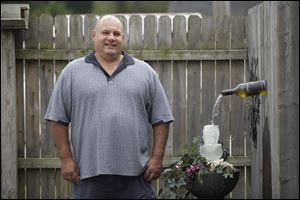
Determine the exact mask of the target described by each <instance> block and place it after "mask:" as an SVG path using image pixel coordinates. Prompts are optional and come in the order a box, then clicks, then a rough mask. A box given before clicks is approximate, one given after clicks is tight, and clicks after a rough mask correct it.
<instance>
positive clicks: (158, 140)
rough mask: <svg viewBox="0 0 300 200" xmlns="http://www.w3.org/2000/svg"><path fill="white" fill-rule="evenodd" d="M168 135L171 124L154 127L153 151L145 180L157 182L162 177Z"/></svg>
mask: <svg viewBox="0 0 300 200" xmlns="http://www.w3.org/2000/svg"><path fill="white" fill-rule="evenodd" d="M168 134H169V123H162V124H159V125H157V126H155V127H153V135H154V138H153V149H152V154H151V156H150V159H149V162H148V168H147V170H146V172H145V174H144V178H145V179H146V180H147V181H151V180H155V179H158V178H159V177H160V174H161V171H162V164H163V157H164V152H165V148H166V144H167V140H168Z"/></svg>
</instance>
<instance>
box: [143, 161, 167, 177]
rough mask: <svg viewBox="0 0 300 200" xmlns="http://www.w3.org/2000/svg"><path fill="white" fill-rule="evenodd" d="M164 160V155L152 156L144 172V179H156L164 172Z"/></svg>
mask: <svg viewBox="0 0 300 200" xmlns="http://www.w3.org/2000/svg"><path fill="white" fill-rule="evenodd" d="M162 161H163V158H162V157H155V156H152V157H151V158H150V159H149V162H148V166H147V169H146V171H145V173H144V179H145V180H146V181H152V180H156V179H158V178H159V177H160V174H161V172H162Z"/></svg>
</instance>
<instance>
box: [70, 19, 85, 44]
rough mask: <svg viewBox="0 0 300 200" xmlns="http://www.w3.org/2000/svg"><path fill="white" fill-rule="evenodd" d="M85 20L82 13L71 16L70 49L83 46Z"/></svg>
mask: <svg viewBox="0 0 300 200" xmlns="http://www.w3.org/2000/svg"><path fill="white" fill-rule="evenodd" d="M82 26H83V20H82V17H81V15H71V16H70V49H82V48H83V29H82Z"/></svg>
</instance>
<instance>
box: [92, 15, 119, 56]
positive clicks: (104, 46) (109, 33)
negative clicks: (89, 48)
mask: <svg viewBox="0 0 300 200" xmlns="http://www.w3.org/2000/svg"><path fill="white" fill-rule="evenodd" d="M92 37H93V41H94V45H95V51H96V54H97V55H99V56H101V58H103V59H106V60H115V59H117V58H119V56H120V55H121V53H122V50H123V43H124V29H123V25H122V23H121V22H120V20H119V19H118V18H117V17H115V16H112V15H105V16H103V17H101V18H100V19H99V20H98V21H97V23H96V26H95V29H94V30H93V32H92Z"/></svg>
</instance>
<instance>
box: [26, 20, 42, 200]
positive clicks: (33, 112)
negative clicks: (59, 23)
mask: <svg viewBox="0 0 300 200" xmlns="http://www.w3.org/2000/svg"><path fill="white" fill-rule="evenodd" d="M35 27H38V17H37V16H31V18H30V21H29V29H28V30H26V31H25V32H24V35H25V47H26V49H38V42H39V38H38V28H35ZM38 79H39V61H37V60H26V61H25V81H26V84H25V104H26V111H25V113H26V114H25V122H26V125H25V127H26V128H25V143H26V156H27V157H39V156H40V155H39V148H40V142H39V140H40V137H39V80H38ZM39 179H40V170H39V169H26V179H25V180H26V194H27V195H26V197H27V198H40V180H39Z"/></svg>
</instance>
